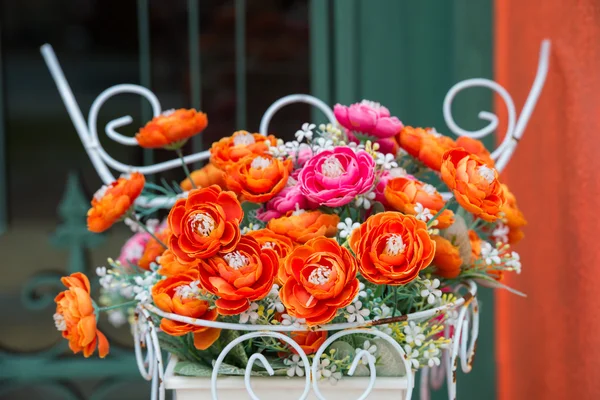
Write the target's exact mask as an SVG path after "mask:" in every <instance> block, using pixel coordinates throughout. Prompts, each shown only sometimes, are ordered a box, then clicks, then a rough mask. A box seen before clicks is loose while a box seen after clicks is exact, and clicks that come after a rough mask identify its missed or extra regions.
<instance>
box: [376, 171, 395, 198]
mask: <svg viewBox="0 0 600 400" xmlns="http://www.w3.org/2000/svg"><path fill="white" fill-rule="evenodd" d="M390 179H392V174H390V172H389V171H383V172H382V173H381V175H380V176H379V181H378V182H377V186H375V201H378V202H380V203H381V204H383V205H384V206H387V201H386V199H385V196H384V195H383V192H384V190H385V187H386V185H387V183H388V181H389V180H390Z"/></svg>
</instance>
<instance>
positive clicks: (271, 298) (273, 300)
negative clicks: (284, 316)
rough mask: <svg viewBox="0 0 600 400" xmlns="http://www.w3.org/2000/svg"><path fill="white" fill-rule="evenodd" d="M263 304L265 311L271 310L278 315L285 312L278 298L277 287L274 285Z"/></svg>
mask: <svg viewBox="0 0 600 400" xmlns="http://www.w3.org/2000/svg"><path fill="white" fill-rule="evenodd" d="M265 302H266V303H267V310H273V311H275V312H278V313H282V312H284V311H285V307H284V305H283V303H282V302H281V298H280V297H279V285H278V284H274V285H273V287H272V288H271V291H270V292H269V294H268V295H267V297H265Z"/></svg>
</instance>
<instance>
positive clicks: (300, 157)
mask: <svg viewBox="0 0 600 400" xmlns="http://www.w3.org/2000/svg"><path fill="white" fill-rule="evenodd" d="M290 156H292V158H293V159H294V160H295V162H296V165H297V166H298V167H301V166H303V165H304V164H305V163H306V162H307V161H308V160H309V159H310V158H311V157H312V156H313V151H312V149H311V148H310V146H308V145H306V144H304V143H302V144H300V149H299V150H298V152H297V158H296V154H290Z"/></svg>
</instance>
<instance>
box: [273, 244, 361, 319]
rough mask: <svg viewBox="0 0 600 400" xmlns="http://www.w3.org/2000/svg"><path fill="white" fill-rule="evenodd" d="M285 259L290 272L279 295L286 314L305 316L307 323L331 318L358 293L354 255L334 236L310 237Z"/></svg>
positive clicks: (298, 316)
mask: <svg viewBox="0 0 600 400" xmlns="http://www.w3.org/2000/svg"><path fill="white" fill-rule="evenodd" d="M285 262H286V267H287V266H290V269H291V270H292V276H291V277H290V278H289V279H288V280H287V281H286V282H285V284H284V285H283V287H282V288H281V290H280V291H279V297H280V298H281V302H282V303H283V305H284V306H285V308H286V309H287V313H288V314H289V315H291V316H293V317H296V318H305V319H306V323H307V324H308V325H319V324H325V323H327V322H329V321H331V320H332V319H333V318H334V317H335V314H336V313H337V310H338V309H340V308H343V307H346V306H347V305H349V304H350V303H351V302H352V300H353V299H354V297H356V295H357V294H358V287H359V282H358V279H357V278H356V273H357V271H358V265H357V262H356V259H355V258H354V257H353V256H352V253H350V251H348V250H347V249H346V248H344V247H341V246H340V245H339V244H338V243H337V242H336V241H335V240H334V239H328V238H325V237H317V238H314V239H311V240H309V241H308V242H306V244H304V245H302V246H298V247H296V248H295V249H294V251H292V252H291V253H290V255H289V256H288V257H287V258H286V261H285Z"/></svg>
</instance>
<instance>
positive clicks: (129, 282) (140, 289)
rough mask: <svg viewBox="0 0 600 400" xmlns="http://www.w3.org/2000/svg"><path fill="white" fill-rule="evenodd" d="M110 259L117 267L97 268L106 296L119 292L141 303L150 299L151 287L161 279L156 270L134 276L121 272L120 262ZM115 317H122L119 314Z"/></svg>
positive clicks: (127, 298) (126, 297)
mask: <svg viewBox="0 0 600 400" xmlns="http://www.w3.org/2000/svg"><path fill="white" fill-rule="evenodd" d="M108 261H109V263H110V264H112V265H113V266H114V267H115V268H113V269H107V268H106V267H98V268H96V274H97V275H98V276H99V277H100V280H99V281H100V286H102V289H103V292H104V296H105V297H110V296H111V295H114V294H118V295H120V296H122V297H124V298H125V299H126V300H132V299H135V300H138V301H139V302H141V303H147V302H149V301H150V289H151V287H152V286H153V285H154V284H155V283H156V281H158V279H159V276H158V275H157V273H156V271H155V270H152V271H144V272H143V273H142V274H138V275H135V276H132V275H129V274H126V273H122V272H120V271H119V269H118V268H119V264H118V263H115V262H114V261H113V260H112V259H109V260H108ZM154 266H156V265H154ZM113 318H114V319H120V317H119V316H115V317H113Z"/></svg>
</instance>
